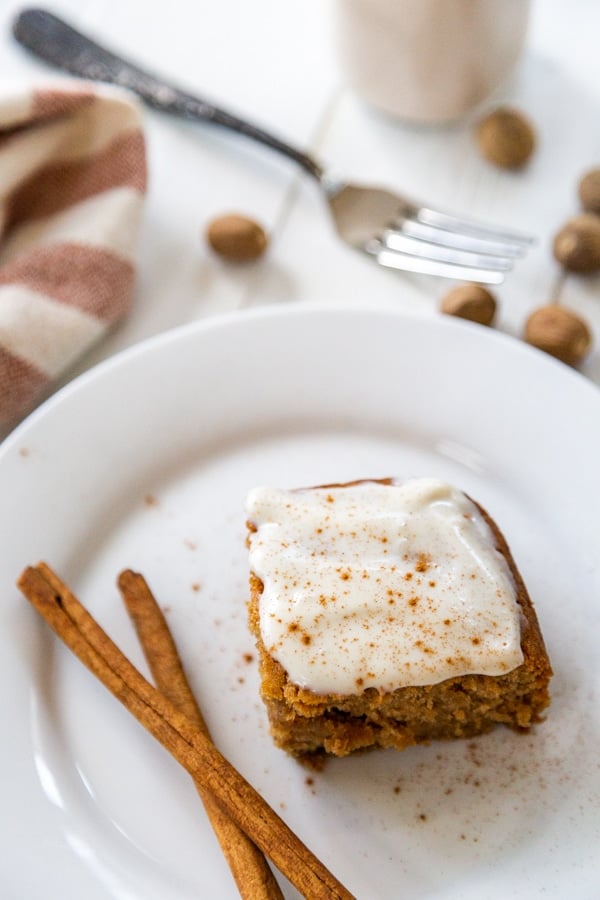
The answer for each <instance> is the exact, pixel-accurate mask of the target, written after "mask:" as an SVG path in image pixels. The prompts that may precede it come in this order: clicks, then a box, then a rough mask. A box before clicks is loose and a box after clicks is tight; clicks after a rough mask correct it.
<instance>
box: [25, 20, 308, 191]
mask: <svg viewBox="0 0 600 900" xmlns="http://www.w3.org/2000/svg"><path fill="white" fill-rule="evenodd" d="M13 34H14V36H15V38H16V39H17V41H18V42H19V43H20V44H22V45H23V46H24V47H26V48H27V49H28V50H30V51H31V52H32V53H34V54H35V55H36V56H38V57H39V58H40V59H43V60H44V61H45V62H47V63H50V64H51V65H53V66H56V67H57V68H60V69H64V70H65V71H67V72H70V73H71V74H72V75H77V76H78V77H79V78H87V79H89V80H91V81H104V82H108V83H110V84H116V85H118V86H119V87H123V88H127V89H128V90H130V91H133V93H134V94H137V95H138V97H140V98H141V99H142V100H143V101H144V102H145V103H146V104H147V105H148V106H151V107H153V108H154V109H158V110H160V111H161V112H167V113H172V114H174V115H177V116H182V117H183V118H185V119H192V120H195V121H201V122H210V123H212V124H214V125H221V126H222V127H223V128H228V129H229V130H231V131H235V132H237V133H238V134H243V135H245V136H246V137H248V138H251V139H252V140H254V141H258V142H259V143H260V144H264V145H265V146H267V147H270V148H271V149H272V150H275V151H277V152H278V153H281V154H283V155H284V156H286V157H287V158H288V159H292V160H293V161H294V162H296V163H298V165H299V166H301V168H302V169H304V171H305V172H307V173H308V174H309V175H312V176H313V177H314V178H316V179H317V180H320V179H321V177H322V175H323V169H322V167H321V166H320V165H319V163H318V162H317V161H316V160H315V159H313V158H312V157H311V156H310V155H309V154H308V153H304V152H303V151H301V150H298V149H297V148H295V147H292V146H291V145H290V144H288V143H287V142H286V141H283V140H281V139H280V138H278V137H276V136H275V135H273V134H270V133H269V132H268V131H265V130H264V129H262V128H260V127H258V126H256V125H253V124H252V123H251V122H248V121H246V120H244V119H241V118H239V116H236V115H234V114H233V113H230V112H227V110H225V109H222V108H221V107H219V106H215V105H214V104H213V103H210V102H209V101H207V100H204V99H201V98H200V97H195V96H193V95H192V94H188V93H187V92H186V91H182V90H180V89H179V88H177V87H174V86H173V85H171V84H169V83H167V82H166V81H163V80H162V79H160V78H158V77H156V76H155V75H152V74H151V73H150V72H146V71H145V70H143V69H140V68H139V66H137V65H136V64H135V63H131V62H129V61H128V60H126V59H123V58H122V57H121V56H118V55H117V54H116V53H113V52H112V51H110V50H107V49H106V48H105V47H102V46H100V44H97V43H96V42H95V41H93V40H91V39H90V38H88V37H87V36H86V35H84V34H82V33H81V32H80V31H77V30H76V29H75V28H73V27H72V26H71V25H69V24H68V23H67V22H65V21H63V19H60V18H59V17H58V16H55V15H54V14H53V13H51V12H48V11H47V10H45V9H36V8H32V9H25V10H23V11H22V12H21V13H20V14H19V15H18V16H17V18H16V19H15V21H14V23H13Z"/></svg>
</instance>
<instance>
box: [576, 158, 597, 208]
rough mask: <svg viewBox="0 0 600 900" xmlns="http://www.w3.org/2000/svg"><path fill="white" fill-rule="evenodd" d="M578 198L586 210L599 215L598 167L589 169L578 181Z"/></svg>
mask: <svg viewBox="0 0 600 900" xmlns="http://www.w3.org/2000/svg"><path fill="white" fill-rule="evenodd" d="M578 193H579V199H580V200H581V205H582V206H583V208H584V209H585V211H586V212H590V213H596V215H600V169H591V170H590V171H589V172H586V174H585V175H584V176H583V177H582V179H581V180H580V182H579V188H578Z"/></svg>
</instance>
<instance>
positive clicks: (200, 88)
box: [0, 0, 600, 388]
mask: <svg viewBox="0 0 600 900" xmlns="http://www.w3.org/2000/svg"><path fill="white" fill-rule="evenodd" d="M365 2H366V0H365ZM18 8H19V4H18V3H16V2H13V0H8V2H6V0H5V2H4V3H3V4H1V6H0V48H1V52H2V72H3V76H4V77H10V78H14V77H17V78H19V77H24V78H32V77H38V76H39V77H43V76H45V75H47V74H49V69H48V68H47V67H46V66H45V65H44V64H42V63H40V62H38V61H37V60H35V59H34V58H33V57H32V56H30V55H29V54H28V53H27V52H26V51H24V50H22V49H21V47H19V46H18V45H17V44H16V42H15V41H14V40H13V38H12V37H11V34H10V23H11V21H12V19H13V17H14V14H15V11H16V10H17V9H18ZM53 9H54V11H56V12H57V13H59V14H62V15H64V16H65V17H67V18H69V19H70V20H72V21H73V23H74V24H78V25H79V26H80V27H81V28H82V29H83V30H87V31H89V32H90V33H93V34H95V35H96V36H97V37H98V38H99V39H101V40H102V41H104V42H105V43H106V44H107V45H108V46H112V47H113V48H114V49H117V50H122V51H123V52H124V53H125V54H129V55H130V56H131V57H132V58H134V59H137V60H139V62H140V63H142V64H144V65H145V66H146V67H151V68H152V69H154V70H156V71H157V72H162V73H164V74H165V75H170V76H171V77H172V78H173V79H174V80H176V81H177V82H178V83H180V84H181V85H183V86H186V87H187V88H188V89H190V90H191V91H195V92H197V93H199V94H201V95H202V94H204V95H206V96H208V97H211V98H213V99H215V100H216V101H218V102H219V103H220V104H222V105H224V106H225V107H229V108H231V109H232V110H234V111H237V112H239V113H241V114H246V115H247V116H248V117H251V118H253V119H255V120H256V121H257V122H259V123H262V124H264V125H265V126H266V127H268V128H271V129H273V130H275V131H276V132H278V133H280V134H281V135H282V136H287V137H288V138H289V139H290V141H294V142H296V143H297V144H298V145H300V146H303V147H306V148H310V149H311V150H312V151H314V152H315V153H317V154H318V155H319V156H320V157H321V158H322V159H323V160H324V161H325V162H326V163H327V164H329V165H331V166H333V167H334V169H335V170H336V171H339V172H340V173H344V174H347V175H349V176H354V177H359V178H362V179H363V180H365V179H366V180H369V181H373V182H380V183H382V184H388V185H391V186H394V187H398V188H406V189H408V190H410V192H411V193H412V194H413V195H415V196H417V197H423V198H425V199H426V200H427V201H428V202H429V203H430V204H437V205H438V206H440V207H441V208H448V209H451V210H456V211H457V212H462V213H467V214H471V215H474V216H479V217H480V218H483V219H485V220H489V221H492V222H497V223H499V224H503V225H507V226H509V227H513V228H518V229H522V230H524V231H528V232H531V233H533V234H535V235H536V236H537V237H538V243H537V245H536V246H535V248H534V249H533V250H532V251H531V252H530V254H529V255H528V257H527V259H526V260H525V261H523V262H521V263H520V264H519V265H518V267H517V269H516V270H514V272H513V273H511V274H509V276H508V278H507V279H506V281H505V283H504V284H503V285H501V286H500V287H499V288H498V289H497V296H498V299H499V303H500V312H499V316H498V320H497V323H496V327H498V328H500V329H501V330H503V331H506V332H508V333H510V334H513V335H514V336H516V337H517V338H518V337H519V335H520V334H521V333H522V327H523V323H524V321H525V319H526V317H527V315H528V313H529V312H530V311H531V310H532V309H533V308H535V307H537V306H539V305H542V304H544V303H547V302H549V301H550V300H551V299H556V298H557V297H558V298H559V299H560V302H561V303H564V304H565V305H568V306H570V307H571V308H573V309H575V310H577V311H578V312H580V313H581V314H583V315H584V316H585V317H586V318H587V319H588V321H589V322H590V324H591V325H592V328H593V330H594V332H595V339H596V343H595V349H594V351H593V352H592V354H591V355H590V356H589V357H588V359H587V361H586V362H585V364H584V365H583V366H582V372H583V373H584V375H586V376H588V377H590V378H591V379H593V380H594V381H596V382H597V383H600V278H587V279H583V278H581V277H577V276H568V277H566V278H565V277H563V276H561V272H560V269H559V267H558V265H557V264H556V262H555V261H554V260H553V258H552V254H551V243H552V237H553V235H554V233H555V231H556V230H557V229H558V227H560V225H561V224H562V222H563V221H564V220H565V219H566V218H567V217H568V216H569V215H572V214H574V213H576V212H577V209H578V206H577V198H576V183H577V180H578V178H579V176H580V175H581V173H582V172H583V171H585V170H586V169H587V168H589V167H591V166H592V165H597V164H598V163H600V115H599V110H600V57H599V56H598V52H597V47H598V34H600V4H598V3H597V2H596V0H537V2H534V7H533V16H532V21H531V27H530V33H529V38H528V45H527V49H526V53H525V56H524V59H523V61H522V64H521V65H520V67H519V69H518V72H517V73H516V75H515V76H514V78H513V79H512V81H511V82H510V84H507V85H506V86H505V87H504V89H503V90H502V91H501V92H500V93H499V94H498V97H497V100H498V101H500V100H502V101H508V102H510V103H513V104H516V105H518V106H519V107H521V108H522V109H523V110H524V111H526V112H527V114H528V115H529V116H530V117H531V119H532V120H533V121H534V123H535V125H536V128H537V130H538V134H539V149H538V151H537V153H536V155H535V158H534V159H533V160H532V162H531V164H530V165H529V166H528V167H527V169H526V170H525V171H524V172H521V173H517V174H514V173H507V172H502V171H499V170H496V169H494V168H493V167H491V166H490V165H489V164H487V163H485V162H484V161H483V160H482V159H481V158H480V156H479V154H478V151H477V149H476V147H475V144H474V141H473V137H472V122H469V121H465V122H461V123H459V124H457V125H454V126H451V127H443V128H442V127H423V126H420V127H418V126H415V125H408V124H400V123H398V122H395V121H392V120H389V119H386V118H384V117H382V116H381V115H379V114H377V113H375V112H373V111H372V110H370V109H368V108H367V107H366V106H365V105H364V104H363V103H362V102H361V101H360V100H359V99H357V98H356V97H355V96H354V95H353V94H352V92H351V91H349V90H348V89H347V88H345V86H344V83H343V79H342V76H341V74H340V71H339V69H338V65H337V60H336V53H335V18H334V9H335V7H334V5H333V4H332V2H331V0H286V2H285V3H280V2H278V0H253V2H252V3H251V4H249V3H244V2H242V0H219V2H218V3H214V2H209V0H197V2H196V3H193V4H192V3H190V2H186V0H170V2H169V3H168V4H163V5H160V6H159V5H154V4H152V5H150V4H147V3H144V2H143V0H123V2H120V3H118V4H116V3H109V2H108V0H77V2H76V0H58V2H56V3H54V4H53ZM495 102H496V98H494V100H493V101H491V102H490V103H489V104H488V105H492V104H493V103H495ZM145 127H146V135H147V144H148V156H149V169H150V186H149V193H148V199H147V206H146V214H145V220H144V224H143V229H142V235H141V241H140V249H139V277H138V280H137V288H136V295H135V302H134V307H133V310H132V312H131V314H130V316H129V317H128V319H127V321H126V322H124V323H123V324H121V325H120V326H119V327H118V328H117V329H116V330H115V331H114V332H113V333H112V334H111V335H110V336H109V337H108V338H107V339H104V340H103V341H102V342H101V343H100V344H99V345H98V346H96V347H95V348H94V349H93V350H92V351H91V352H89V353H88V354H87V355H86V356H85V358H84V359H82V360H80V361H79V363H78V364H77V366H76V367H75V368H74V369H72V370H71V371H70V372H69V373H68V374H67V375H66V377H65V379H63V381H65V380H69V379H70V378H72V377H73V376H74V375H76V374H78V373H79V372H82V371H84V370H86V369H88V368H90V367H91V366H92V365H94V364H95V363H97V362H99V361H100V360H103V359H106V358H107V357H110V356H111V355H113V354H115V353H116V352H118V351H120V350H122V349H124V348H125V347H128V346H130V345H131V344H134V343H136V342H138V341H140V340H142V339H144V338H146V337H148V336H150V335H154V334H156V333H158V332H161V331H164V330H166V329H170V328H172V327H174V326H177V325H180V324H182V323H186V322H190V321H193V320H195V319H199V318H201V317H203V316H209V315H213V314H215V313H221V312H229V311H232V310H237V309H242V308H246V307H250V306H254V305H258V304H281V303H292V302H293V303H301V302H304V301H318V302H321V301H322V302H324V303H334V304H336V303H346V302H352V303H359V304H367V305H369V304H375V303H377V304H379V305H382V304H383V305H388V304H389V306H391V307H395V308H399V309H401V308H407V309H410V310H413V311H420V312H423V313H424V314H435V312H436V310H437V307H438V304H439V300H440V297H441V296H442V295H443V293H444V292H445V291H446V290H448V289H449V287H450V286H451V285H452V284H453V282H449V281H446V280H443V279H432V278H427V277H424V276H412V275H405V274H402V273H398V272H394V271H389V270H383V269H380V268H379V267H377V266H376V265H375V264H374V263H373V262H371V261H370V260H369V259H367V258H366V257H363V256H362V255H360V254H359V253H357V252H356V251H353V250H351V249H349V248H348V247H346V246H345V245H343V244H342V243H341V242H340V241H339V239H338V238H337V236H336V235H335V233H334V231H333V229H332V227H331V225H330V222H329V221H328V218H327V215H326V211H325V208H324V205H323V203H322V201H321V198H320V197H319V194H318V191H317V189H316V187H315V186H314V185H313V184H311V183H309V180H308V179H307V178H306V177H305V176H303V175H301V174H300V173H299V172H298V171H296V170H295V168H294V166H293V164H291V163H288V162H287V161H286V160H283V159H280V158H279V157H278V156H277V155H276V154H274V153H272V152H271V151H269V150H267V149H265V148H261V147H259V146H255V145H253V144H251V142H249V141H247V140H246V139H244V138H241V137H239V136H237V135H233V134H229V133H227V132H225V131H224V130H222V129H217V128H214V127H211V126H203V125H194V124H191V123H187V122H181V121H177V120H175V119H173V118H170V117H167V116H165V115H162V114H159V113H156V112H153V111H150V110H148V111H147V112H146V116H145ZM229 211H240V212H243V213H246V214H247V215H249V216H251V217H253V218H256V219H257V220H259V221H260V222H262V223H263V224H264V226H265V227H266V228H267V229H268V231H269V232H270V236H271V243H270V249H269V252H268V255H267V256H266V257H265V258H263V259H262V260H261V261H260V262H259V263H257V264H253V265H246V266H241V267H240V266H232V265H227V264H223V263H222V262H221V261H220V260H218V259H216V258H215V257H214V255H212V253H211V252H210V250H209V249H208V248H207V245H206V243H205V241H204V238H203V232H204V229H205V227H206V225H207V223H208V222H209V221H210V220H211V219H212V218H213V217H214V216H218V215H220V214H222V213H225V212H229ZM532 387H533V388H534V387H535V386H532Z"/></svg>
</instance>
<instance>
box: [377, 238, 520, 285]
mask: <svg viewBox="0 0 600 900" xmlns="http://www.w3.org/2000/svg"><path fill="white" fill-rule="evenodd" d="M363 250H364V251H365V252H366V253H367V254H369V256H372V257H374V258H375V259H376V261H377V262H378V263H379V265H381V266H385V267H387V268H390V269H401V270H403V271H404V272H417V273H419V274H421V275H436V276H440V277H442V278H455V279H457V280H459V281H475V282H477V283H478V284H501V283H502V282H503V281H504V274H505V273H504V272H503V271H498V270H497V269H479V268H476V267H474V266H465V265H454V264H452V263H448V262H442V261H440V260H437V259H428V258H427V257H423V256H412V255H409V254H408V253H401V252H399V251H397V250H389V249H388V248H387V247H386V246H385V245H384V244H383V243H382V241H380V240H372V241H368V242H367V243H366V244H365V245H364V247H363Z"/></svg>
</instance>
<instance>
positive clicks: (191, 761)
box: [18, 563, 353, 900]
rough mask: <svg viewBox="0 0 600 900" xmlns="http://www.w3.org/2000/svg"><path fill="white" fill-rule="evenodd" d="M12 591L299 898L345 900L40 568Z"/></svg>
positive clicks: (214, 751) (191, 726) (237, 777)
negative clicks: (19, 593) (215, 803)
mask: <svg viewBox="0 0 600 900" xmlns="http://www.w3.org/2000/svg"><path fill="white" fill-rule="evenodd" d="M18 585H19V587H20V589H21V591H22V592H23V594H24V595H25V597H26V598H27V599H28V600H29V601H30V603H31V604H32V605H33V606H34V607H35V609H36V610H37V611H38V612H39V613H40V614H41V615H42V616H43V618H44V619H45V620H46V621H47V622H48V624H49V625H50V627H51V628H52V629H53V630H54V632H55V633H56V634H57V635H58V637H60V638H61V640H63V641H64V643H65V644H66V645H67V646H68V647H69V648H70V649H71V650H72V651H73V653H75V654H76V656H77V657H78V658H79V659H80V660H81V661H82V662H83V663H84V665H86V666H87V668H88V669H89V670H90V671H91V672H92V673H93V674H94V675H95V676H96V677H97V678H98V679H99V680H100V681H101V682H102V683H103V684H104V685H105V687H107V688H108V690H110V691H111V693H112V694H113V695H114V696H115V697H116V698H117V699H118V700H120V701H121V703H122V704H123V705H124V706H125V707H126V708H127V709H128V710H129V712H131V713H132V715H134V716H135V717H136V718H137V719H138V721H139V722H140V723H141V724H142V725H143V726H144V727H145V728H146V729H147V730H148V731H149V732H150V733H151V734H152V735H153V736H154V737H155V738H156V739H157V740H158V741H159V742H160V743H161V744H162V745H163V747H165V748H166V749H167V750H168V751H169V752H170V753H171V754H172V755H173V756H174V757H175V759H176V760H177V761H178V762H179V763H180V764H181V765H182V766H183V767H184V768H185V769H186V771H188V772H189V773H190V775H191V776H192V777H193V778H194V779H195V780H197V781H199V782H200V783H201V784H202V786H203V788H204V789H205V790H207V791H209V792H210V793H211V794H212V795H213V796H214V797H215V799H216V800H217V801H218V802H219V804H220V805H221V806H222V808H223V809H224V810H225V811H226V812H227V814H228V815H229V816H230V817H231V818H232V819H233V820H234V821H235V822H236V824H237V825H238V826H239V827H240V828H241V830H242V831H244V833H245V834H247V835H248V836H249V837H250V838H251V839H252V840H253V842H254V843H255V844H256V846H257V847H259V849H260V850H261V851H262V852H263V853H264V854H266V855H267V856H268V857H269V858H270V859H271V861H272V862H273V863H274V865H275V866H277V868H278V869H279V870H280V871H281V872H282V873H283V874H284V875H285V876H286V878H288V880H289V881H290V882H291V883H292V884H293V885H294V887H296V888H297V889H298V890H299V891H300V893H302V894H303V895H304V896H305V897H308V898H311V900H312V898H314V900H325V898H327V900H333V898H338V900H353V898H352V894H350V893H349V891H348V890H346V888H345V887H344V886H343V885H342V884H341V883H340V882H339V881H338V880H337V879H336V878H335V877H334V876H333V875H332V874H331V872H330V871H329V870H328V869H327V868H326V867H325V866H324V865H323V863H322V862H320V860H318V859H317V857H316V856H315V855H314V854H313V853H312V852H311V851H310V850H309V849H308V848H307V847H306V845H305V844H303V843H302V841H300V839H299V838H298V837H297V836H296V835H295V834H294V832H293V831H292V830H291V829H290V828H288V826H287V825H286V824H285V822H284V821H283V820H282V819H281V818H280V817H279V816H278V815H277V813H275V812H274V810H272V809H271V807H270V806H269V805H268V803H266V801H265V800H264V799H263V798H262V797H261V796H260V794H259V793H258V792H257V791H255V790H254V788H253V787H252V786H251V785H250V784H249V783H248V782H247V781H246V780H245V779H244V778H243V777H242V775H240V773H239V772H238V771H237V770H236V769H234V767H233V766H232V765H231V764H230V763H229V762H228V761H227V760H226V759H225V757H224V756H223V755H222V754H221V753H220V752H219V751H218V750H217V749H216V747H215V746H214V744H212V742H211V741H210V740H209V739H208V738H207V737H206V735H205V734H203V733H202V732H201V731H199V730H198V728H197V727H195V726H194V724H193V723H192V722H190V720H189V719H188V718H187V716H185V715H183V713H181V712H179V711H178V710H177V709H176V708H175V706H174V705H173V704H172V703H171V702H170V701H169V700H167V698H166V697H164V696H163V695H162V694H161V693H160V691H158V690H157V689H156V688H155V687H153V685H151V684H150V682H148V681H147V680H146V679H145V678H144V676H143V675H142V674H141V673H140V672H139V671H138V670H137V669H136V668H135V666H133V665H132V664H131V662H130V661H129V660H128V659H127V658H126V657H125V656H124V655H123V653H121V651H120V650H119V648H118V647H117V646H116V644H114V643H113V641H112V640H111V639H110V638H109V637H108V635H107V634H106V632H104V631H103V630H102V629H101V628H100V626H99V625H98V623H97V622H96V621H95V619H93V618H92V616H91V615H90V613H89V612H88V611H87V610H86V609H85V607H83V606H82V605H81V603H79V601H78V600H77V598H76V597H75V596H74V595H73V594H72V593H71V591H70V590H69V588H68V587H67V586H66V585H65V584H64V583H63V582H62V581H61V580H60V579H59V578H58V576H57V575H56V574H55V573H54V572H52V570H51V569H50V568H49V567H48V566H47V565H45V564H43V563H41V564H39V565H38V566H37V567H28V568H27V569H25V571H24V572H23V573H22V575H21V577H20V578H19V581H18Z"/></svg>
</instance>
